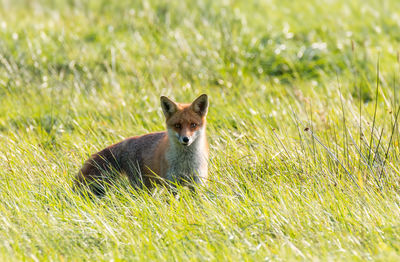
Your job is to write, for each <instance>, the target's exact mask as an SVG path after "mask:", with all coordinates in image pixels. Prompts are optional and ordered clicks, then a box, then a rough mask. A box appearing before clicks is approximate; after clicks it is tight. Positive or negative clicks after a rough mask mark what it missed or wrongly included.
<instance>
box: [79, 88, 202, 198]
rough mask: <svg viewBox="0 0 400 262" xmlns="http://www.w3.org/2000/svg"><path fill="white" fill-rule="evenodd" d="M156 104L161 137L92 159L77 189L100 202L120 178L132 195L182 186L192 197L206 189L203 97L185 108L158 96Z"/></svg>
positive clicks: (134, 140)
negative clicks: (162, 127)
mask: <svg viewBox="0 0 400 262" xmlns="http://www.w3.org/2000/svg"><path fill="white" fill-rule="evenodd" d="M160 102H161V108H162V111H163V113H164V116H165V124H166V131H161V132H153V133H149V134H145V135H141V136H133V137H130V138H127V139H125V140H123V141H121V142H118V143H116V144H113V145H111V146H108V147H106V148H105V149H103V150H101V151H99V152H97V153H95V154H93V155H92V156H91V157H90V158H89V159H88V160H86V161H85V162H84V164H83V166H82V168H81V169H80V171H79V172H78V174H77V175H76V177H75V188H76V189H86V190H89V192H92V193H93V194H94V195H95V196H97V197H101V196H104V195H105V193H106V188H107V186H108V185H110V184H112V183H113V181H114V180H115V179H116V178H117V177H118V176H120V175H126V176H127V177H128V180H129V183H130V185H131V186H132V187H133V188H134V189H152V188H154V187H155V186H156V185H168V186H170V187H172V188H175V187H176V186H177V185H182V186H187V187H188V188H190V189H191V190H192V191H195V186H196V185H204V184H206V182H207V179H208V157H209V146H208V142H207V137H206V116H207V112H208V106H209V102H208V96H207V95H206V94H202V95H200V96H199V97H198V98H196V99H195V100H194V101H193V102H192V103H190V104H186V103H177V102H174V101H173V100H171V99H169V98H168V97H166V96H161V97H160Z"/></svg>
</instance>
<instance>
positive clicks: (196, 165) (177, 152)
mask: <svg viewBox="0 0 400 262" xmlns="http://www.w3.org/2000/svg"><path fill="white" fill-rule="evenodd" d="M199 132H200V133H199V134H198V136H197V138H196V140H195V141H193V143H192V144H190V145H189V146H184V145H182V144H180V143H179V141H177V139H176V137H174V136H173V134H171V132H168V139H169V149H168V151H167V153H166V160H167V162H168V164H169V170H168V172H167V179H168V180H171V181H176V180H177V181H179V180H182V179H184V180H194V182H196V183H203V182H204V181H203V180H204V178H205V177H206V176H207V158H208V153H207V140H206V134H205V127H203V128H202V129H200V130H199Z"/></svg>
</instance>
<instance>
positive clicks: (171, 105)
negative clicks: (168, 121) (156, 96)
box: [160, 96, 177, 118]
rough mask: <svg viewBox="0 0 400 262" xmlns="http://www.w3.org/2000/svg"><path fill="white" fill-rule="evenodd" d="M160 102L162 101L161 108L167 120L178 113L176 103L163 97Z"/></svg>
mask: <svg viewBox="0 0 400 262" xmlns="http://www.w3.org/2000/svg"><path fill="white" fill-rule="evenodd" d="M160 101H161V108H162V110H163V112H164V115H165V117H166V118H169V117H170V116H172V115H173V114H174V113H175V112H176V110H177V106H176V104H175V102H174V101H172V100H171V99H169V98H168V97H166V96H161V97H160Z"/></svg>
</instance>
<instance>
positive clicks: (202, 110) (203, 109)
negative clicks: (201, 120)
mask: <svg viewBox="0 0 400 262" xmlns="http://www.w3.org/2000/svg"><path fill="white" fill-rule="evenodd" d="M192 108H193V111H195V112H196V113H198V114H199V115H200V116H205V115H207V110H208V96H207V95H206V94H202V95H201V96H199V97H198V98H196V100H194V101H193V103H192Z"/></svg>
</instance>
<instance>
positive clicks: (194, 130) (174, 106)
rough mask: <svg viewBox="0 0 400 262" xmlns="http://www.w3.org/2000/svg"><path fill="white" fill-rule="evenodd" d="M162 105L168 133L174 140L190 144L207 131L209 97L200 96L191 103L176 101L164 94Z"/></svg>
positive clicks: (186, 144)
mask: <svg viewBox="0 0 400 262" xmlns="http://www.w3.org/2000/svg"><path fill="white" fill-rule="evenodd" d="M160 100H161V107H162V110H163V112H164V115H165V119H166V123H167V130H168V135H169V136H170V139H172V141H174V142H176V143H178V144H180V145H183V146H190V145H191V144H192V143H193V142H194V141H196V139H197V138H199V137H200V136H201V135H202V134H203V133H204V132H205V125H206V115H207V110H208V97H207V95H206V94H203V95H201V96H199V97H198V98H197V99H196V100H194V101H193V102H192V103H191V104H180V103H175V102H174V101H172V100H171V99H169V98H168V97H165V96H162V97H161V98H160Z"/></svg>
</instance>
